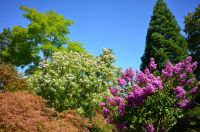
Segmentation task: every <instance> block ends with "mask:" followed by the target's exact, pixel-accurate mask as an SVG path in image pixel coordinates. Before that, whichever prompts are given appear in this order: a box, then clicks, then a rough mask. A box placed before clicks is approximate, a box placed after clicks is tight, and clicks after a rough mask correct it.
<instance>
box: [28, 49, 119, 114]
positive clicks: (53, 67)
mask: <svg viewBox="0 0 200 132" xmlns="http://www.w3.org/2000/svg"><path fill="white" fill-rule="evenodd" d="M114 60H115V57H114V55H113V54H112V51H111V50H108V49H104V51H103V54H102V55H100V56H98V57H94V56H92V55H90V54H88V53H86V52H80V53H78V52H73V51H69V52H62V53H61V52H57V53H55V54H53V58H52V60H49V61H46V62H43V63H41V66H40V71H38V72H37V73H36V74H34V75H32V76H31V77H30V82H31V87H33V88H34V89H35V92H36V93H37V94H38V95H41V96H42V97H43V98H45V99H47V100H49V105H50V106H52V107H54V108H56V109H57V110H58V111H63V110H66V109H75V110H77V111H78V112H79V113H81V114H84V115H86V116H88V117H92V115H94V114H95V112H96V110H97V108H98V107H97V106H98V102H99V100H100V99H101V97H100V95H99V94H103V93H104V92H105V93H106V90H107V87H108V86H109V84H110V85H111V84H112V83H113V81H112V80H114V74H115V69H116V68H115V67H114V66H113V64H112V63H113V62H114Z"/></svg>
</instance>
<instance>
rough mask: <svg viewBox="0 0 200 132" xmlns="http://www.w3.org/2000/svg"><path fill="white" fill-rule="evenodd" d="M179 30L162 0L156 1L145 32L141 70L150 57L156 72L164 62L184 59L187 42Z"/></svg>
mask: <svg viewBox="0 0 200 132" xmlns="http://www.w3.org/2000/svg"><path fill="white" fill-rule="evenodd" d="M180 30H181V29H180V27H179V26H178V24H177V22H176V20H175V17H174V16H173V15H172V13H171V12H170V10H169V9H168V7H167V5H166V3H165V2H164V1H163V0H157V2H156V4H155V7H154V10H153V15H152V16H151V20H150V24H149V28H148V31H147V36H146V47H145V53H144V55H143V56H142V58H141V60H142V64H141V67H140V68H141V70H144V69H145V68H146V67H147V65H148V64H149V60H150V58H151V57H154V59H155V61H156V63H157V64H158V70H160V69H161V68H162V67H163V65H164V64H165V63H166V61H171V62H172V63H176V62H179V61H181V60H183V59H184V58H185V57H186V55H187V42H186V41H185V39H184V37H183V36H182V35H181V34H180Z"/></svg>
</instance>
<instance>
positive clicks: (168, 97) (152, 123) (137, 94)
mask: <svg viewBox="0 0 200 132" xmlns="http://www.w3.org/2000/svg"><path fill="white" fill-rule="evenodd" d="M156 67H157V65H156V64H155V62H154V59H153V58H151V60H150V64H149V66H148V67H147V68H146V69H145V70H144V71H136V74H135V73H134V72H133V70H132V69H131V68H129V69H127V70H126V71H125V72H124V73H123V74H122V76H121V77H119V78H118V86H116V87H113V88H110V92H111V94H112V96H109V97H106V98H105V100H104V102H100V106H101V107H102V113H103V116H104V118H105V119H106V121H107V123H109V124H112V125H114V126H115V128H116V130H118V131H146V132H154V131H167V130H169V129H170V128H171V127H172V126H173V125H174V124H175V123H176V121H177V119H178V118H180V117H182V116H183V114H184V112H186V111H187V110H188V109H191V108H192V105H193V101H192V97H193V96H195V94H196V91H197V85H198V84H197V81H196V80H195V78H194V76H193V74H192V72H193V70H194V69H195V68H196V67H197V63H196V62H192V58H191V57H188V58H186V59H185V60H184V61H183V62H180V63H178V64H176V65H173V64H171V63H170V62H168V63H166V65H165V68H164V69H162V70H161V72H158V71H157V70H156Z"/></svg>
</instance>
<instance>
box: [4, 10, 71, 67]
mask: <svg viewBox="0 0 200 132" xmlns="http://www.w3.org/2000/svg"><path fill="white" fill-rule="evenodd" d="M20 8H21V10H23V11H24V12H25V14H24V15H23V16H24V17H25V18H27V19H28V20H29V21H30V24H29V25H28V26H27V27H26V28H24V27H21V26H15V27H13V28H12V36H11V42H10V47H7V48H6V50H4V51H3V52H2V54H3V56H4V58H7V60H9V61H10V62H11V63H12V64H13V65H16V66H26V65H28V64H33V66H32V67H31V68H33V67H34V66H37V65H38V64H39V62H40V61H41V60H43V59H45V60H47V59H49V58H51V56H52V53H53V52H56V51H58V50H60V49H63V47H64V45H66V44H67V42H68V38H67V37H66V35H67V34H68V33H69V30H68V28H67V27H68V26H71V25H72V24H73V22H72V21H71V20H67V19H65V18H64V17H63V16H61V15H59V14H57V13H55V12H54V11H50V12H46V13H44V14H43V13H41V12H38V11H36V10H35V9H34V8H27V7H24V6H21V7H20ZM3 33H4V32H3ZM39 53H42V55H41V54H40V55H39Z"/></svg>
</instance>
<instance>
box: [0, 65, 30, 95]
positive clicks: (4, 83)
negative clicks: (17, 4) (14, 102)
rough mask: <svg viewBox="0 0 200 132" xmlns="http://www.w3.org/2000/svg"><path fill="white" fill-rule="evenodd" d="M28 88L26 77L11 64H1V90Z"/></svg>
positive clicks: (11, 90)
mask: <svg viewBox="0 0 200 132" xmlns="http://www.w3.org/2000/svg"><path fill="white" fill-rule="evenodd" d="M18 90H28V84H27V81H26V79H25V78H23V77H22V76H21V75H20V74H18V72H17V70H16V69H15V68H13V67H12V66H10V65H7V64H0V92H6V91H10V92H13V91H18Z"/></svg>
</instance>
